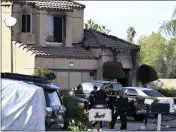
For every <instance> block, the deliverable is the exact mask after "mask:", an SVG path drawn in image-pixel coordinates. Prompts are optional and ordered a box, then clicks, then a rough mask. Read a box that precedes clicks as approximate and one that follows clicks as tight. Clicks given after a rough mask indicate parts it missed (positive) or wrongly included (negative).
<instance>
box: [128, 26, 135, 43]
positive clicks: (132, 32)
mask: <svg viewBox="0 0 176 132" xmlns="http://www.w3.org/2000/svg"><path fill="white" fill-rule="evenodd" d="M135 35H136V31H135V29H134V28H133V27H129V28H128V30H127V40H128V41H129V42H131V43H132V42H133V38H134V37H135Z"/></svg>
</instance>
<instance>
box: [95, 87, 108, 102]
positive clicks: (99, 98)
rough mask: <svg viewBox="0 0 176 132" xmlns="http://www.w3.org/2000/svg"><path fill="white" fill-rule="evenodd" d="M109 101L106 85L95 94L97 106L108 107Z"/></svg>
mask: <svg viewBox="0 0 176 132" xmlns="http://www.w3.org/2000/svg"><path fill="white" fill-rule="evenodd" d="M107 101H108V97H107V93H106V92H105V88H104V85H102V86H101V87H100V89H99V90H98V91H97V92H96V93H95V104H96V105H97V104H101V105H106V102H107Z"/></svg>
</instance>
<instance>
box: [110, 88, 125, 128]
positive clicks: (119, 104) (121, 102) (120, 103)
mask: <svg viewBox="0 0 176 132" xmlns="http://www.w3.org/2000/svg"><path fill="white" fill-rule="evenodd" d="M115 105H116V112H115V114H114V116H113V118H112V121H111V127H110V128H111V129H114V126H115V122H116V120H117V117H118V116H119V115H120V121H121V127H120V130H126V129H127V120H126V112H127V108H128V97H127V96H125V93H124V92H123V91H120V93H119V98H117V100H116V103H115Z"/></svg>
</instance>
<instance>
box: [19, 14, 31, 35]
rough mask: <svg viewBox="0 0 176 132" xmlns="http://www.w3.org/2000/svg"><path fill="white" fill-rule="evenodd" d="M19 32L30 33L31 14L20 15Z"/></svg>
mask: <svg viewBox="0 0 176 132" xmlns="http://www.w3.org/2000/svg"><path fill="white" fill-rule="evenodd" d="M21 32H24V33H30V32H31V14H22V26H21Z"/></svg>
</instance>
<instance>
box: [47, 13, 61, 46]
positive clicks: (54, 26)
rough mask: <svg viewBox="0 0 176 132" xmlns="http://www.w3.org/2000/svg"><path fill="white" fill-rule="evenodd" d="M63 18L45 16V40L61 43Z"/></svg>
mask: <svg viewBox="0 0 176 132" xmlns="http://www.w3.org/2000/svg"><path fill="white" fill-rule="evenodd" d="M63 31H64V18H63V17H57V16H46V42H50V43H63V36H64V34H63Z"/></svg>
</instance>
